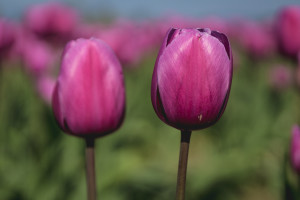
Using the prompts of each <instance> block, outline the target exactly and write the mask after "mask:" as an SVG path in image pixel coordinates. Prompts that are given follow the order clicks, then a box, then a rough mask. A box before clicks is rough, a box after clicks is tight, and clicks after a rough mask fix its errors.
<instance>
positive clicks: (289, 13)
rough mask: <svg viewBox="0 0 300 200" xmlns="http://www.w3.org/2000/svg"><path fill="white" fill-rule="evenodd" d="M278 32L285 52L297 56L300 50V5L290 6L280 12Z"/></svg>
mask: <svg viewBox="0 0 300 200" xmlns="http://www.w3.org/2000/svg"><path fill="white" fill-rule="evenodd" d="M277 33H278V39H279V44H280V46H281V48H282V50H283V51H284V53H286V54H288V55H291V56H296V55H297V53H298V51H300V37H299V35H300V6H288V7H286V8H284V9H283V10H282V11H281V12H280V13H279V16H278V20H277Z"/></svg>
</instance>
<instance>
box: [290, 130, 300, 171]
mask: <svg viewBox="0 0 300 200" xmlns="http://www.w3.org/2000/svg"><path fill="white" fill-rule="evenodd" d="M290 159H291V164H292V167H293V168H294V170H295V171H296V172H297V173H298V174H300V128H299V126H297V125H294V126H293V128H292V139H291V147H290Z"/></svg>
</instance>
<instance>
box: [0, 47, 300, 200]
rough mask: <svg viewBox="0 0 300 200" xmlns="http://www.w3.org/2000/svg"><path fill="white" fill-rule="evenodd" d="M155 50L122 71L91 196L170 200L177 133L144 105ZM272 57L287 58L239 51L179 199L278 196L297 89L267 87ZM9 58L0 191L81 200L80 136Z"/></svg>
mask: <svg viewBox="0 0 300 200" xmlns="http://www.w3.org/2000/svg"><path fill="white" fill-rule="evenodd" d="M156 54H157V52H154V53H153V54H151V55H150V56H148V57H147V58H145V59H143V61H142V62H141V64H140V67H139V68H135V69H125V72H124V73H125V81H126V92H127V108H126V117H125V121H124V123H123V125H122V127H121V128H120V129H119V130H118V131H116V132H115V133H113V134H111V135H108V136H105V137H103V138H99V139H97V141H96V180H97V192H98V196H99V199H106V200H110V199H111V200H129V199H130V200H141V199H143V200H148V199H149V200H150V199H151V200H152V199H159V200H164V199H165V200H169V199H175V189H176V175H177V165H178V156H179V142H180V134H179V131H178V130H176V129H174V128H171V127H169V126H167V125H165V124H164V123H163V122H161V121H160V120H159V119H158V117H157V116H156V114H155V113H154V110H153V108H152V105H151V100H150V86H151V77H152V71H153V66H154V62H155V59H156ZM278 62H280V63H285V64H286V65H288V66H293V65H295V63H293V62H292V61H291V60H290V59H288V58H284V57H281V56H280V55H275V56H274V57H272V58H269V59H263V60H260V61H259V62H258V61H255V60H254V59H251V58H250V57H249V56H247V55H246V54H244V53H243V52H241V53H240V56H239V67H238V68H235V69H234V76H233V83H232V89H231V94H230V98H229V101H228V106H227V108H226V110H225V113H224V115H223V117H222V118H221V119H220V121H219V122H218V123H217V124H216V125H215V126H213V127H210V128H207V129H205V130H200V131H196V132H193V134H192V138H191V144H190V154H189V162H188V174H187V192H186V199H189V200H198V199H201V200H225V199H226V200H241V199H243V200H253V199H264V200H277V199H282V197H283V196H284V188H285V185H286V184H285V175H286V172H285V165H286V162H285V153H286V152H287V151H288V146H289V139H290V132H291V126H292V125H293V124H294V123H296V122H298V121H299V111H298V109H299V105H300V104H299V98H300V95H299V89H298V88H296V87H290V88H288V89H286V90H284V91H280V92H279V91H276V90H273V89H272V88H271V87H270V84H269V81H268V78H267V74H268V72H269V70H270V66H272V64H274V63H278ZM14 65H15V66H10V67H5V68H2V69H1V70H2V71H1V78H0V87H1V88H0V91H1V101H0V111H1V112H0V133H1V134H0V199H3V200H34V199H39V200H53V199H64V200H67V199H72V200H82V199H86V185H85V183H86V180H85V166H84V161H85V156H84V147H85V143H84V141H83V140H82V139H80V138H76V137H73V136H69V135H66V134H64V133H62V132H61V131H60V130H59V128H58V126H57V125H56V122H55V120H54V117H53V114H52V110H51V107H50V106H49V105H47V104H46V103H45V102H44V101H42V100H41V99H40V97H39V95H38V94H37V92H36V90H35V89H34V84H33V81H32V80H31V79H30V77H29V76H28V74H27V72H26V71H24V69H23V68H22V67H21V65H19V64H14ZM291 173H293V172H291ZM292 176H293V175H292Z"/></svg>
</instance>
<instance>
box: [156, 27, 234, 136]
mask: <svg viewBox="0 0 300 200" xmlns="http://www.w3.org/2000/svg"><path fill="white" fill-rule="evenodd" d="M232 68H233V62H232V53H231V48H230V45H229V41H228V39H227V37H226V36H225V35H224V34H222V33H219V32H217V31H210V30H209V29H170V30H169V32H168V33H167V35H166V37H165V40H164V42H163V44H162V46H161V49H160V52H159V54H158V57H157V60H156V63H155V68H154V72H153V77H152V88H151V98H152V104H153V107H154V110H155V112H156V114H157V115H158V117H159V118H160V119H161V120H163V121H164V122H165V123H167V124H169V125H170V126H173V127H175V128H177V129H180V130H195V129H202V128H206V127H208V126H211V125H212V124H214V123H215V122H216V121H218V119H219V118H220V117H221V116H222V114H223V112H224V109H225V107H226V104H227V100H228V97H229V92H230V86H231V80H232V71H233V70H232Z"/></svg>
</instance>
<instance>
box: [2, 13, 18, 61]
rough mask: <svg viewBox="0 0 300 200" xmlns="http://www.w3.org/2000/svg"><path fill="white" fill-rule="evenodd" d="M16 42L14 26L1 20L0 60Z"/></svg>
mask: <svg viewBox="0 0 300 200" xmlns="http://www.w3.org/2000/svg"><path fill="white" fill-rule="evenodd" d="M14 41H15V28H14V25H13V24H12V23H11V22H9V21H7V20H6V19H1V18H0V59H1V57H3V56H4V55H5V54H6V53H7V52H8V50H9V49H10V48H11V47H12V45H13V43H14Z"/></svg>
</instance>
